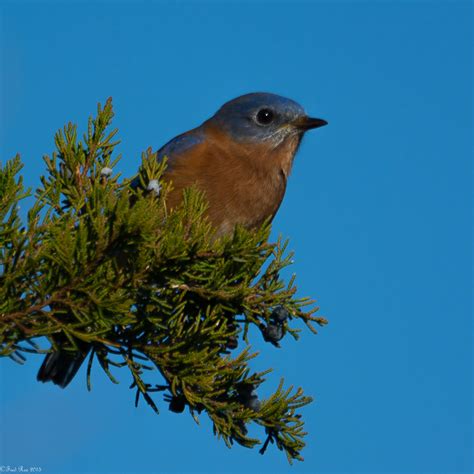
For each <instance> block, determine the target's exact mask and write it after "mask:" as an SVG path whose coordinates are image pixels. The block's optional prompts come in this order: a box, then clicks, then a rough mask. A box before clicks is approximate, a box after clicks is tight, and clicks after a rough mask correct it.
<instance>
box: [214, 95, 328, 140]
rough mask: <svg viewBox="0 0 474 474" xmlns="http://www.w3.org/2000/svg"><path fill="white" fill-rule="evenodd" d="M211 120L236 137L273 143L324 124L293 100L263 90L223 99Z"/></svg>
mask: <svg viewBox="0 0 474 474" xmlns="http://www.w3.org/2000/svg"><path fill="white" fill-rule="evenodd" d="M210 121H211V122H212V123H214V124H216V125H217V126H218V127H219V128H221V129H223V130H224V131H225V132H226V133H228V134H229V135H230V136H231V137H232V138H233V139H234V140H236V141H239V142H264V141H269V142H272V144H273V145H278V144H279V143H281V142H282V141H283V140H285V138H287V137H289V136H295V135H299V136H302V135H303V133H304V132H306V131H307V130H309V129H311V128H316V127H321V126H323V125H326V124H327V122H326V121H325V120H322V119H316V118H311V117H308V115H306V113H305V111H304V109H303V107H301V105H299V104H298V103H296V102H295V101H293V100H291V99H287V98H285V97H281V96H279V95H275V94H270V93H266V92H255V93H252V94H246V95H242V96H240V97H237V98H236V99H234V100H231V101H230V102H227V103H225V104H224V105H223V106H222V107H221V108H220V109H219V110H218V111H217V113H216V114H215V115H214V116H213V117H212V118H211V119H210Z"/></svg>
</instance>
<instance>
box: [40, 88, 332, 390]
mask: <svg viewBox="0 0 474 474" xmlns="http://www.w3.org/2000/svg"><path fill="white" fill-rule="evenodd" d="M326 124H327V122H326V121H325V120H323V119H320V118H312V117H309V116H308V115H307V114H306V112H305V111H304V109H303V107H301V105H299V104H298V103H296V102H295V101H293V100H291V99H287V98H285V97H281V96H279V95H275V94H270V93H264V92H257V93H251V94H246V95H243V96H240V97H237V98H236V99H234V100H231V101H230V102H227V103H225V104H224V105H223V106H222V107H221V108H220V109H219V110H218V111H217V112H216V113H215V114H214V115H213V116H212V117H211V118H210V119H208V120H206V121H205V122H204V123H203V124H202V125H200V126H199V127H197V128H194V129H192V130H190V131H188V132H185V133H183V134H181V135H178V136H177V137H175V138H173V139H172V140H171V141H169V142H168V143H167V144H166V145H164V146H163V147H162V148H160V149H159V150H158V159H160V160H161V159H163V157H165V156H166V157H167V158H168V166H167V169H166V171H165V174H164V180H166V181H169V182H171V183H172V188H171V191H170V192H169V193H168V195H167V206H168V208H174V207H177V206H178V205H179V204H180V202H181V200H182V196H183V190H184V189H186V188H189V187H191V186H193V185H194V186H197V187H198V188H199V189H200V190H202V191H203V192H204V194H205V198H206V199H207V201H208V210H207V215H208V217H209V220H210V222H211V224H212V225H213V226H214V227H215V229H216V231H217V235H225V234H229V233H231V232H232V231H233V229H234V228H235V226H236V225H238V224H240V225H243V226H245V227H247V228H250V229H252V228H258V227H259V226H260V225H262V224H263V223H264V222H265V221H266V220H269V221H271V220H272V219H273V217H274V216H275V214H276V212H277V211H278V208H279V207H280V204H281V202H282V199H283V196H284V194H285V190H286V184H287V180H288V177H289V175H290V172H291V168H292V165H293V160H294V157H295V154H296V152H297V151H298V148H299V146H300V143H301V139H302V138H303V135H304V134H305V133H306V132H307V131H308V130H311V129H313V128H318V127H322V126H324V125H326ZM132 185H135V186H137V180H135V181H134V184H132ZM147 189H148V190H149V191H153V192H155V194H158V193H159V185H158V183H157V182H155V181H150V183H148V188H147ZM267 332H269V333H268V334H267ZM274 332H275V334H274ZM265 335H266V336H267V339H268V340H270V342H272V341H274V343H275V344H277V342H276V341H278V340H279V339H281V337H283V331H282V328H281V327H279V325H275V328H273V326H272V327H271V330H270V331H268V329H267V331H266V332H265ZM87 351H88V348H86V349H85V350H84V351H81V352H78V353H71V352H66V351H64V352H52V353H50V354H48V355H47V356H46V358H45V360H44V362H43V364H42V366H41V368H40V370H39V372H38V377H37V378H38V380H40V381H42V382H47V381H52V382H53V383H55V384H56V385H59V386H60V387H63V388H64V387H66V386H67V385H68V384H69V383H70V381H71V380H72V378H73V377H74V375H75V374H76V372H77V371H78V370H79V367H80V366H81V364H82V362H83V360H84V358H85V357H86V355H87Z"/></svg>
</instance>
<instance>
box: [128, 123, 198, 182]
mask: <svg viewBox="0 0 474 474" xmlns="http://www.w3.org/2000/svg"><path fill="white" fill-rule="evenodd" d="M204 138H205V137H204V133H203V131H202V129H201V128H200V127H198V128H195V129H194V130H190V131H189V132H185V133H183V134H181V135H178V136H177V137H174V138H173V139H172V140H170V141H169V142H168V143H166V145H163V146H162V147H161V148H160V149H159V150H158V153H157V157H158V160H161V159H162V158H163V157H164V156H166V157H167V158H168V164H167V166H168V168H172V166H173V161H174V158H177V157H178V156H179V155H181V154H182V153H185V152H186V151H188V150H190V149H191V148H193V147H194V146H196V145H199V144H200V143H202V142H203V141H204ZM130 185H131V187H132V188H134V189H136V188H138V187H139V186H140V178H139V177H138V176H137V177H136V178H134V179H133V180H132V182H131V183H130Z"/></svg>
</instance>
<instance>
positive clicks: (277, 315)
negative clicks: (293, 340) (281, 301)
mask: <svg viewBox="0 0 474 474" xmlns="http://www.w3.org/2000/svg"><path fill="white" fill-rule="evenodd" d="M288 316H289V313H288V310H287V309H285V308H284V307H283V306H277V307H276V308H275V309H274V310H273V311H272V314H271V315H270V318H271V320H272V321H273V322H275V323H276V324H283V323H284V322H285V321H286V320H287V319H288Z"/></svg>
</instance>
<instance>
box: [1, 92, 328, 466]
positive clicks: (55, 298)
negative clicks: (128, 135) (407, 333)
mask: <svg viewBox="0 0 474 474" xmlns="http://www.w3.org/2000/svg"><path fill="white" fill-rule="evenodd" d="M112 118H113V109H112V102H111V99H108V100H107V102H106V103H105V105H104V107H103V108H102V107H101V106H100V105H99V106H98V110H97V116H96V117H95V118H92V117H91V118H90V119H89V122H88V127H87V132H86V133H85V134H84V136H83V140H82V141H78V133H77V127H76V126H75V125H73V124H70V123H69V124H68V125H66V126H65V127H64V128H63V129H62V130H60V131H58V132H57V134H56V135H55V144H56V148H57V151H56V152H54V153H53V154H52V155H51V157H49V156H45V157H44V161H45V165H46V174H45V175H44V176H42V177H41V178H40V181H41V186H40V187H39V188H38V189H37V191H36V201H35V203H34V204H33V206H32V208H31V209H30V210H29V212H28V216H27V219H26V223H25V224H23V223H22V221H21V219H20V217H19V213H18V203H19V202H20V200H21V199H23V198H24V197H25V196H27V195H28V193H29V191H27V190H24V189H23V186H22V178H21V177H18V174H19V172H20V171H21V168H22V164H21V161H20V158H19V156H16V157H15V158H14V159H13V160H10V161H8V162H7V163H6V164H5V165H4V166H0V218H1V219H0V354H1V355H4V356H9V357H11V358H12V359H13V360H15V361H17V362H19V363H23V362H24V357H23V355H22V353H24V352H25V353H44V352H45V350H43V349H41V348H40V347H39V346H38V345H37V344H35V343H34V342H33V339H34V338H37V337H41V336H46V337H47V338H48V340H49V341H50V343H51V346H52V350H53V351H62V352H66V353H69V354H71V355H73V354H80V355H82V356H83V357H84V358H85V357H86V356H87V355H88V354H89V356H88V358H87V360H88V362H87V369H86V382H87V387H88V389H89V390H90V389H91V379H92V367H93V362H94V360H95V359H97V361H98V363H99V366H100V367H101V368H102V370H103V371H104V372H105V373H106V374H107V376H108V377H109V378H110V380H111V381H112V382H113V383H117V380H116V378H115V376H114V374H113V373H112V371H115V370H118V369H123V368H125V370H127V371H128V372H129V373H130V375H131V377H132V385H131V388H132V389H134V390H136V393H135V404H138V402H139V400H140V398H143V399H144V400H145V402H146V403H147V404H148V405H149V406H150V407H151V408H152V409H153V410H154V411H155V412H156V413H158V406H157V401H155V399H154V397H153V395H154V394H156V392H163V395H164V401H165V402H166V403H168V404H169V406H168V407H169V409H170V410H171V411H173V412H176V413H180V412H183V411H184V410H185V409H186V408H188V411H189V412H190V414H191V415H192V416H193V418H194V419H195V420H196V421H197V422H198V421H199V415H200V414H201V413H202V412H203V411H204V412H206V413H207V415H208V416H209V418H210V419H211V421H212V423H213V429H214V433H215V434H216V435H217V436H218V437H219V438H222V439H223V441H224V442H225V444H226V445H227V446H229V447H230V446H231V445H232V444H233V443H234V442H237V443H238V444H240V445H242V446H245V447H249V448H251V447H254V446H256V445H257V444H259V443H260V441H259V440H258V439H254V438H250V437H248V436H247V434H248V430H247V425H248V424H249V423H256V424H257V425H260V426H262V427H263V428H264V429H265V432H266V434H267V437H266V441H265V442H264V444H263V447H262V449H261V452H262V453H263V452H265V450H266V449H267V446H268V444H269V443H275V444H276V446H277V448H278V449H280V450H282V451H284V452H285V453H286V456H287V458H288V460H289V461H290V462H291V461H292V460H293V459H299V460H301V459H302V457H301V454H300V453H301V450H302V449H303V447H304V441H303V439H304V436H305V433H304V431H303V421H302V420H301V418H300V414H299V413H297V410H298V409H299V408H301V407H302V406H304V405H306V404H308V403H309V402H310V401H311V398H310V397H306V396H304V394H303V392H302V390H301V389H298V390H297V391H296V392H295V393H294V394H291V392H292V389H291V388H290V389H287V390H284V388H283V382H281V383H280V385H279V387H278V388H277V390H276V392H275V393H274V394H273V395H272V396H271V397H270V398H269V399H268V400H265V401H260V400H259V399H258V395H257V393H256V391H257V388H258V387H259V386H260V385H261V384H262V383H264V381H265V379H264V377H265V375H266V374H267V373H268V371H264V372H261V373H251V372H250V365H251V361H252V359H253V358H255V357H256V356H257V354H256V353H250V346H249V345H248V329H249V327H250V326H252V325H254V326H255V327H257V328H259V330H260V331H261V334H262V339H263V340H264V341H266V342H269V343H271V344H273V345H274V346H276V347H280V343H282V340H283V338H284V336H285V334H286V333H289V334H290V335H292V336H293V337H295V338H297V337H298V334H299V329H297V328H296V327H293V323H294V322H295V321H297V320H301V321H303V323H304V324H305V325H306V326H307V327H308V328H309V329H310V330H311V331H312V332H316V331H315V328H314V327H313V325H312V324H313V323H316V324H318V325H320V326H321V325H324V324H326V320H325V319H324V318H321V317H316V316H315V315H314V314H315V313H316V311H317V309H318V308H317V307H314V302H313V301H312V300H309V299H306V298H299V297H296V291H297V290H296V286H295V277H294V276H293V277H292V278H291V279H290V281H289V282H288V283H287V284H285V282H284V281H283V280H282V279H281V277H280V273H281V271H282V270H283V269H284V268H285V267H287V266H289V265H291V263H292V258H293V256H292V254H291V253H287V252H286V248H287V246H288V241H285V242H283V241H282V239H281V238H280V239H278V241H277V242H276V243H270V242H268V237H269V233H270V226H269V225H264V226H262V228H261V229H259V230H257V231H248V230H246V229H244V228H236V229H235V232H234V233H233V235H230V236H226V237H221V238H217V237H216V236H215V234H214V232H213V229H212V228H211V226H210V224H209V222H208V221H207V219H206V217H205V212H206V202H205V199H204V197H203V195H202V194H201V193H199V192H198V191H197V190H196V189H189V190H187V191H185V193H184V195H183V202H182V205H181V206H180V207H179V208H177V209H174V210H173V211H172V212H170V211H169V210H168V209H167V208H166V205H165V202H166V195H167V192H168V189H169V184H168V183H166V182H161V181H160V180H161V176H162V175H163V172H164V169H165V167H166V160H157V155H156V153H153V152H152V150H151V149H147V150H146V151H145V152H144V153H143V154H142V163H141V166H140V169H139V172H138V175H137V176H136V177H135V178H134V179H133V180H125V181H123V182H119V175H117V174H115V175H114V172H113V166H115V165H116V164H117V162H118V160H119V157H114V156H113V153H114V149H115V146H116V145H117V143H118V142H117V141H113V140H114V138H115V136H116V133H117V131H116V130H113V131H111V132H108V127H109V126H110V123H111V120H112ZM137 183H138V184H139V186H137V185H135V184H137ZM243 342H246V343H247V345H246V346H244V348H243V350H241V351H240V353H239V355H237V356H234V357H233V356H232V353H233V352H232V351H235V349H236V348H237V347H238V346H239V344H242V343H243ZM24 343H29V345H30V347H26V346H25V344H24ZM156 374H159V381H158V382H159V383H157V380H156Z"/></svg>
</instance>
